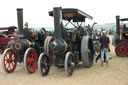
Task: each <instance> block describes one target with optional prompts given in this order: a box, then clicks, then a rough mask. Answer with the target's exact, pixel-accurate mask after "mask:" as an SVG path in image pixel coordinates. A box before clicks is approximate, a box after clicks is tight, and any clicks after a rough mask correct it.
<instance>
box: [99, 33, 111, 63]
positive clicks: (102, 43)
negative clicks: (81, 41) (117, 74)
mask: <svg viewBox="0 0 128 85" xmlns="http://www.w3.org/2000/svg"><path fill="white" fill-rule="evenodd" d="M106 34H107V33H106V31H103V35H102V36H101V37H100V39H99V48H100V49H101V66H103V65H104V55H105V56H106V59H105V62H106V65H107V66H108V63H109V62H108V61H109V52H110V44H109V43H110V39H109V37H108V36H107V35H106Z"/></svg>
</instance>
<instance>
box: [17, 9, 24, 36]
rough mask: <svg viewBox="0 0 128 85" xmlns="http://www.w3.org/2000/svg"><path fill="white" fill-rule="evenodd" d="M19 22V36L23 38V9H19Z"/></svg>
mask: <svg viewBox="0 0 128 85" xmlns="http://www.w3.org/2000/svg"><path fill="white" fill-rule="evenodd" d="M17 20H18V34H19V37H23V9H22V8H18V9H17Z"/></svg>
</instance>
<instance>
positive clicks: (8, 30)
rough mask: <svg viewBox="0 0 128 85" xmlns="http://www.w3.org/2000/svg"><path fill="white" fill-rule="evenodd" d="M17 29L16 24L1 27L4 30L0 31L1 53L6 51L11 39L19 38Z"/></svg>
mask: <svg viewBox="0 0 128 85" xmlns="http://www.w3.org/2000/svg"><path fill="white" fill-rule="evenodd" d="M15 29H17V27H15V26H10V27H1V28H0V30H4V31H2V32H0V53H3V52H4V50H5V49H6V48H7V44H8V42H9V41H11V40H13V41H15V40H17V39H18V37H17V34H16V32H15Z"/></svg>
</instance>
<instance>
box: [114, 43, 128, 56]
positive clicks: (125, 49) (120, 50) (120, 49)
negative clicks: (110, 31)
mask: <svg viewBox="0 0 128 85" xmlns="http://www.w3.org/2000/svg"><path fill="white" fill-rule="evenodd" d="M115 52H116V54H117V56H121V57H125V56H128V43H126V42H120V43H119V44H117V45H116V47H115Z"/></svg>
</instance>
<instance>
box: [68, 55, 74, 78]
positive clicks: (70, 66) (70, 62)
mask: <svg viewBox="0 0 128 85" xmlns="http://www.w3.org/2000/svg"><path fill="white" fill-rule="evenodd" d="M72 73H73V63H72V58H71V57H69V58H68V74H69V75H72Z"/></svg>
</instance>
